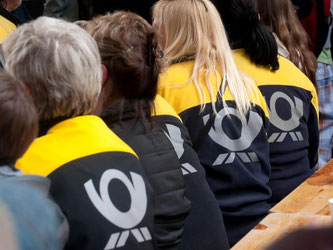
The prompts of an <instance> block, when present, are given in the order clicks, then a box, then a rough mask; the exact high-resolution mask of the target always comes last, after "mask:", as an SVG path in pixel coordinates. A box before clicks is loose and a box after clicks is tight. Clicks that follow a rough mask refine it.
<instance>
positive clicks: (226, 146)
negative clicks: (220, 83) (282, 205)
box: [159, 62, 271, 245]
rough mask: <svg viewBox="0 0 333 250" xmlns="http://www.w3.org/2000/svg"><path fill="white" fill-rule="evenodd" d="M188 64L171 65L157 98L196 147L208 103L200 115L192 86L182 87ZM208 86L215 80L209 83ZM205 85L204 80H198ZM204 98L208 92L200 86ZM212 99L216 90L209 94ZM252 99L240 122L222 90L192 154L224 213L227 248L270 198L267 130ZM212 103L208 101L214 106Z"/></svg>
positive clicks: (264, 115)
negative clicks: (167, 105) (163, 101)
mask: <svg viewBox="0 0 333 250" xmlns="http://www.w3.org/2000/svg"><path fill="white" fill-rule="evenodd" d="M192 68H193V62H183V63H179V64H174V65H172V66H170V67H169V68H168V70H167V71H166V72H165V73H164V74H162V75H161V76H160V82H159V84H160V86H159V94H160V95H161V96H162V97H164V98H165V99H166V100H167V101H168V102H169V103H170V104H171V106H172V107H173V108H174V109H175V111H176V112H177V114H179V116H180V117H181V118H182V120H183V122H184V125H185V126H186V127H187V129H188V131H189V136H190V138H191V139H192V142H196V141H197V139H198V138H199V136H200V134H201V133H202V131H203V128H204V126H205V124H206V123H207V121H208V120H209V119H210V116H212V115H213V111H212V106H211V105H210V103H211V100H210V99H209V101H208V102H207V103H206V104H207V105H206V107H205V109H204V111H203V112H201V113H200V106H201V105H200V98H199V95H198V93H197V90H196V88H195V86H194V84H193V83H189V84H185V83H187V82H188V80H189V79H190V76H191V72H192ZM211 80H212V83H213V86H216V84H215V83H216V79H215V77H212V79H211ZM200 82H204V77H203V78H202V79H200ZM202 86H203V89H204V91H205V96H206V97H207V98H209V93H208V90H207V89H206V88H205V87H204V84H203V85H202ZM214 91H215V96H216V99H217V88H216V89H214ZM258 92H259V96H258V98H255V99H253V100H252V101H253V107H252V108H251V111H250V112H249V113H248V114H247V120H246V122H244V121H243V122H241V119H240V117H239V114H238V112H237V111H236V109H235V103H234V101H233V98H232V96H231V94H230V92H229V91H228V90H227V91H226V93H225V94H224V96H223V97H224V99H225V100H226V103H227V105H228V106H229V114H230V116H228V115H226V109H225V107H223V105H222V103H221V102H219V103H217V104H216V106H217V112H218V114H219V115H218V116H216V118H214V122H213V125H212V126H211V128H210V129H209V131H208V133H207V135H206V136H205V137H204V139H203V141H202V144H201V146H200V147H199V148H198V149H196V150H197V153H198V156H199V159H200V162H201V164H202V165H203V166H204V167H205V169H206V178H207V181H208V183H209V185H210V187H211V189H212V190H213V192H214V194H215V197H216V199H217V201H218V204H219V206H220V209H221V211H222V213H223V217H224V222H225V226H226V229H227V234H228V238H229V242H230V244H231V245H232V244H234V243H235V242H237V241H238V240H239V239H240V238H241V237H242V236H243V235H244V234H245V233H247V232H248V231H249V230H250V229H251V228H252V227H253V226H254V225H255V224H256V223H257V222H258V220H260V219H261V218H262V217H263V216H265V215H266V214H267V212H268V210H269V206H268V204H267V200H268V199H269V198H270V196H271V191H270V188H269V187H268V185H267V183H268V180H269V176H270V163H269V152H268V142H267V137H266V132H267V128H268V124H269V120H268V112H267V109H266V105H265V102H264V99H263V98H262V96H261V95H260V91H259V90H258ZM216 99H215V100H213V101H216Z"/></svg>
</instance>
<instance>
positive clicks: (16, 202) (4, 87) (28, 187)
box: [0, 71, 68, 250]
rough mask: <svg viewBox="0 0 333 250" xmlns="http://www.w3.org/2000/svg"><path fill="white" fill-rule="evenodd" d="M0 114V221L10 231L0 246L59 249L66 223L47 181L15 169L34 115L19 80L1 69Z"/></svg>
mask: <svg viewBox="0 0 333 250" xmlns="http://www.w3.org/2000/svg"><path fill="white" fill-rule="evenodd" d="M0 116H1V117H2V119H1V120H0V133H1V138H0V204H1V205H3V207H4V208H3V209H4V210H5V211H7V213H6V212H4V213H6V215H3V214H1V215H0V217H3V216H4V217H5V218H9V222H10V224H8V223H7V224H6V223H5V222H3V223H1V229H4V228H6V229H8V231H10V229H9V228H8V227H11V228H12V234H13V235H12V240H11V243H10V238H8V237H9V236H7V237H6V238H1V239H0V242H1V243H0V245H1V249H12V247H14V246H13V244H15V245H17V247H18V246H19V249H23V250H24V249H27V250H28V249H34V250H43V249H52V250H58V249H61V248H62V246H63V245H64V243H65V240H66V239H67V235H68V224H67V221H66V219H65V217H64V216H63V214H62V213H61V211H60V209H59V207H58V206H57V205H56V204H54V202H53V201H52V200H50V199H49V197H48V192H49V188H50V181H49V180H48V179H47V178H44V177H41V176H37V175H23V173H22V172H21V171H18V170H17V169H15V163H16V160H17V159H18V158H20V157H21V156H22V155H23V154H24V152H25V151H26V150H27V148H28V147H29V145H30V144H31V143H32V141H33V140H34V139H35V137H36V135H37V130H38V119H37V113H36V110H35V107H34V105H33V103H32V100H31V99H30V98H29V97H28V95H27V94H26V93H25V91H24V89H23V84H21V83H20V82H19V81H17V80H15V79H14V78H13V77H11V76H10V75H8V74H7V73H5V72H4V71H1V72H0ZM4 210H1V211H4ZM2 220H3V218H2ZM11 224H12V225H11ZM6 225H7V226H6ZM1 231H2V230H1ZM6 233H9V232H6ZM0 234H1V236H3V232H1V233H0ZM7 240H8V241H7ZM7 243H8V244H10V245H11V246H10V245H6V244H7ZM7 246H8V247H7Z"/></svg>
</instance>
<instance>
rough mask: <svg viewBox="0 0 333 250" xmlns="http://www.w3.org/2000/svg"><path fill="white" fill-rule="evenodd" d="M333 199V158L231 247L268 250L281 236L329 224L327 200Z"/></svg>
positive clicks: (244, 249)
mask: <svg viewBox="0 0 333 250" xmlns="http://www.w3.org/2000/svg"><path fill="white" fill-rule="evenodd" d="M330 198H333V160H331V161H330V162H328V163H327V164H326V165H325V166H324V167H322V168H321V169H320V170H318V171H317V172H315V173H314V174H313V175H312V176H311V177H309V178H308V179H307V180H306V181H304V182H303V183H302V184H301V185H300V186H299V187H297V188H296V189H295V190H294V191H293V192H291V193H290V194H289V195H288V196H286V197H285V198H284V199H283V200H282V201H280V202H279V203H278V204H277V205H276V206H274V207H273V208H272V209H271V210H270V214H269V215H267V216H266V218H264V219H263V220H262V221H261V222H260V223H259V224H258V225H257V226H256V227H255V228H254V229H252V230H251V231H250V232H249V233H248V234H247V235H245V236H244V237H243V238H242V239H241V240H240V241H239V242H238V243H237V244H236V245H235V246H234V247H233V248H232V250H252V249H253V250H259V249H265V247H267V246H268V245H270V244H271V243H273V242H274V241H275V240H276V239H278V238H280V237H281V236H283V235H285V234H288V233H290V232H291V231H293V230H295V229H299V228H304V227H306V226H309V225H311V224H314V225H316V226H318V225H323V226H324V225H330V224H332V218H331V216H330V209H329V205H328V200H329V199H330Z"/></svg>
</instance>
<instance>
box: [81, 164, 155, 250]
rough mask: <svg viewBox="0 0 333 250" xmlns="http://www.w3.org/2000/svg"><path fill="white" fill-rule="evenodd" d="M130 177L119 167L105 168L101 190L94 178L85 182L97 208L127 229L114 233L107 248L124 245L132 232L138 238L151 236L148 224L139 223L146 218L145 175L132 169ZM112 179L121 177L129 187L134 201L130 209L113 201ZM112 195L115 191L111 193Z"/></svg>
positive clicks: (100, 184) (109, 218)
mask: <svg viewBox="0 0 333 250" xmlns="http://www.w3.org/2000/svg"><path fill="white" fill-rule="evenodd" d="M130 175H131V179H132V182H131V180H130V179H129V178H128V177H127V176H126V175H125V174H124V173H122V172H121V171H119V170H116V169H109V170H106V171H105V172H104V173H103V175H102V177H101V180H100V183H99V194H98V192H97V191H96V189H95V187H94V184H93V182H92V180H89V181H87V182H86V183H85V184H84V187H85V190H86V192H87V194H88V196H89V198H90V200H91V202H92V203H93V204H94V206H95V207H96V209H97V210H98V211H99V212H100V213H101V214H102V215H103V216H104V217H105V218H106V219H107V220H108V221H109V222H111V223H112V224H114V225H115V226H117V227H119V228H122V229H125V231H123V232H119V233H114V234H112V235H111V237H110V239H109V241H108V243H107V245H106V246H105V248H104V249H105V250H108V249H115V248H119V247H122V246H124V245H125V244H126V242H127V239H128V237H129V235H130V233H131V234H132V235H133V236H134V237H135V239H136V240H137V241H138V242H144V241H149V240H151V235H150V233H149V231H148V229H147V228H146V227H141V228H139V229H137V228H134V227H136V226H137V225H138V224H139V223H140V222H141V221H142V219H143V218H144V216H145V214H146V211H147V194H146V186H145V183H144V181H143V178H142V177H141V176H140V175H138V174H136V173H133V172H130ZM112 180H119V181H121V182H122V183H123V184H124V185H125V186H126V188H127V190H128V192H129V194H130V197H131V205H130V209H129V210H128V211H127V212H122V211H120V210H119V209H118V208H117V207H116V206H115V205H114V204H113V202H112V201H111V199H110V194H109V190H108V187H109V184H110V182H111V181H112ZM111 195H112V194H111Z"/></svg>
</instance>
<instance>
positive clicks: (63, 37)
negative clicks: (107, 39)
mask: <svg viewBox="0 0 333 250" xmlns="http://www.w3.org/2000/svg"><path fill="white" fill-rule="evenodd" d="M2 48H3V51H4V58H5V69H6V70H7V71H8V72H9V73H10V74H11V75H13V76H14V77H16V78H18V79H19V80H21V81H22V82H23V83H24V84H25V85H26V86H27V87H28V88H29V90H30V91H31V94H32V97H33V100H34V103H35V105H36V109H37V112H38V114H39V119H40V120H49V119H54V118H57V117H75V116H78V115H86V114H91V113H92V112H93V111H94V109H95V107H96V106H97V102H98V97H99V93H100V91H101V84H102V72H101V59H100V55H99V52H98V48H97V45H96V42H95V41H94V39H93V38H92V37H91V36H90V35H89V34H88V33H87V32H86V31H84V30H83V29H81V28H80V27H78V26H77V25H75V24H72V23H69V22H66V21H63V20H59V19H55V18H50V17H40V18H38V19H37V20H35V21H32V22H30V23H27V24H24V25H22V26H20V27H19V28H18V29H17V30H16V31H14V32H13V33H12V34H11V35H10V36H8V37H7V38H6V39H5V41H4V43H3V45H2Z"/></svg>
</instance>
